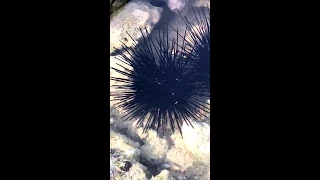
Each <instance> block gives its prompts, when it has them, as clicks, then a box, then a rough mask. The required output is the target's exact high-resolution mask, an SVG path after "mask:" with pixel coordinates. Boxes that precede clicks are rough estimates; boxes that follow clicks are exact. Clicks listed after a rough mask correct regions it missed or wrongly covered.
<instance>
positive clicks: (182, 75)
mask: <svg viewBox="0 0 320 180" xmlns="http://www.w3.org/2000/svg"><path fill="white" fill-rule="evenodd" d="M140 31H141V33H142V36H143V42H141V43H139V44H136V43H134V46H133V48H130V47H128V46H126V45H124V44H123V46H122V47H123V49H125V51H124V52H122V51H120V50H119V49H116V48H115V49H116V53H118V54H119V55H120V58H118V60H119V61H121V62H123V63H124V64H126V65H128V66H130V68H126V67H124V66H122V65H120V64H117V65H118V66H120V67H121V68H122V69H118V68H111V69H113V70H115V71H116V72H118V73H120V74H122V75H123V76H125V78H120V77H111V80H114V81H117V82H122V83H124V85H114V87H115V88H116V90H117V91H116V92H113V93H112V96H114V97H115V98H114V100H118V101H119V102H118V103H117V104H116V105H117V106H118V107H121V108H123V109H124V111H125V114H124V116H123V119H124V120H136V121H137V125H141V126H143V127H144V131H143V132H146V131H147V130H148V129H149V128H153V129H156V130H157V132H159V130H160V129H161V130H162V132H164V131H165V130H166V129H167V127H169V126H170V127H171V130H172V131H174V130H175V129H176V128H177V129H179V131H180V134H181V136H182V132H181V125H182V124H183V123H184V122H185V123H186V124H187V125H191V126H192V124H191V120H194V121H199V120H201V118H203V117H204V116H206V115H205V112H207V113H209V107H208V103H207V100H208V99H209V98H210V97H209V94H208V93H207V92H206V89H205V88H203V86H202V84H201V82H199V81H198V80H197V78H193V74H192V73H193V71H192V70H191V69H193V68H194V67H193V63H194V58H193V56H194V54H193V52H192V51H187V50H186V47H187V45H186V44H185V43H182V44H181V43H180V44H179V43H178V42H179V36H181V35H180V34H179V32H178V30H177V37H176V39H169V37H168V27H167V28H166V29H163V30H162V31H159V33H158V35H156V36H155V37H154V38H152V37H151V36H150V34H149V33H148V31H147V30H146V29H145V31H146V34H144V33H143V31H142V29H140ZM128 35H129V34H128ZM129 36H130V35H129ZM130 38H131V39H132V37H131V36H130ZM132 40H133V39H132ZM133 41H134V40H133ZM183 42H184V41H183Z"/></svg>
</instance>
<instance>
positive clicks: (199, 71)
mask: <svg viewBox="0 0 320 180" xmlns="http://www.w3.org/2000/svg"><path fill="white" fill-rule="evenodd" d="M208 9H209V14H210V8H208ZM192 11H193V14H194V18H195V22H190V21H189V20H188V19H187V18H186V17H185V16H183V15H181V13H179V14H180V16H181V17H182V19H183V20H184V22H185V24H186V34H187V35H186V36H185V37H183V38H182V39H183V41H185V44H186V49H187V50H188V51H189V53H192V55H193V56H192V58H193V59H194V61H193V62H194V63H193V67H194V69H193V70H194V71H193V72H194V76H193V77H194V78H197V79H198V80H199V81H201V85H202V86H203V87H204V88H206V89H207V92H208V93H210V17H209V16H207V14H206V13H205V9H204V8H203V7H201V11H199V12H198V14H197V13H196V12H195V10H194V8H192ZM180 37H182V36H181V35H180Z"/></svg>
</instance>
